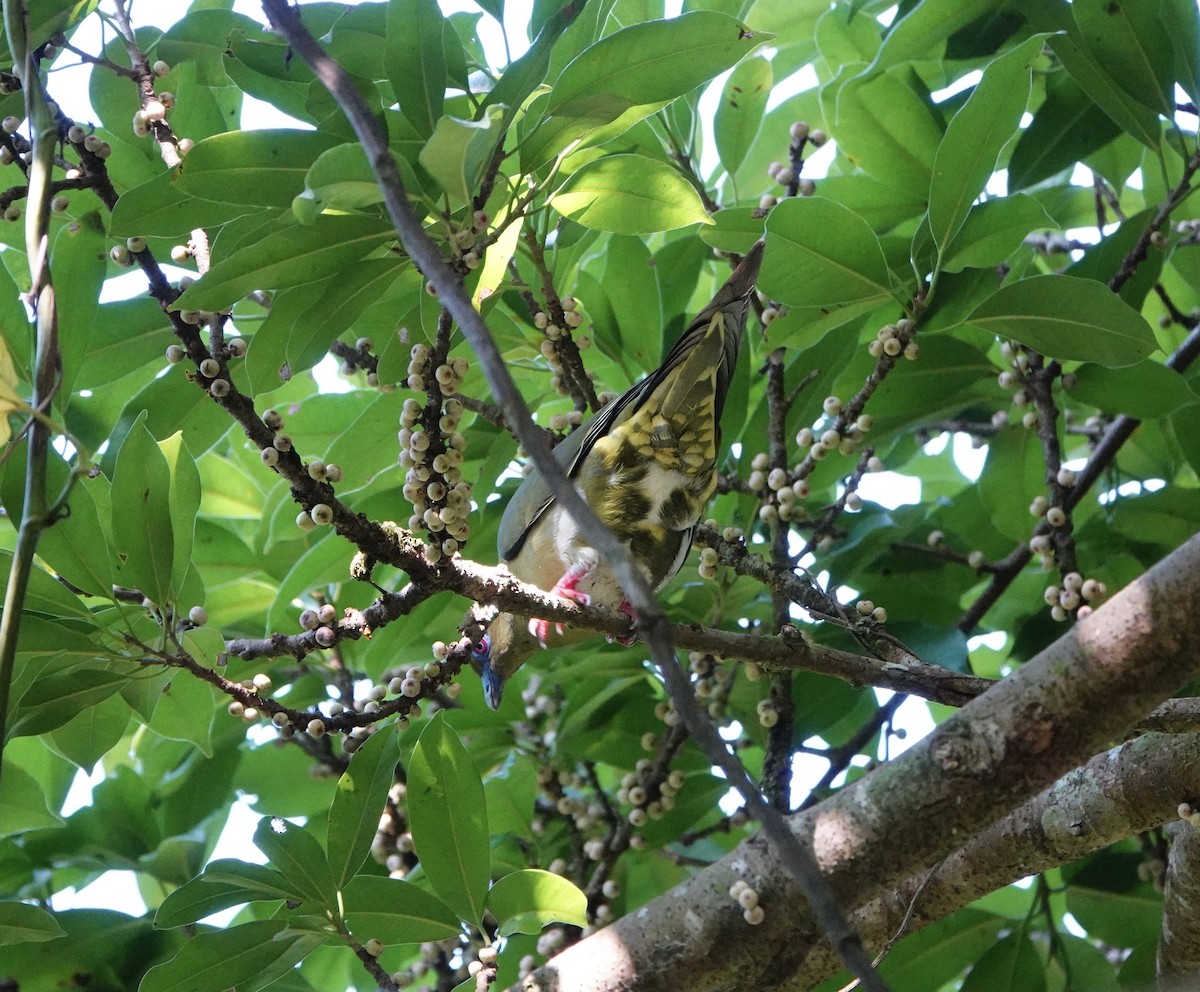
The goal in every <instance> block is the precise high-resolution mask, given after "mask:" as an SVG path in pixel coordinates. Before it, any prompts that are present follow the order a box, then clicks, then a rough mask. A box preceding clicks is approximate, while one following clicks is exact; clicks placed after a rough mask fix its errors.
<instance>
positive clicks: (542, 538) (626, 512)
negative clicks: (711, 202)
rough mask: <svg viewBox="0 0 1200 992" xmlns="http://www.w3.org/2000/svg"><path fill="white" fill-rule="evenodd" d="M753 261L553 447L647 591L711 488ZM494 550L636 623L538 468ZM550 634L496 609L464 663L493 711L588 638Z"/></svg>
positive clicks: (681, 553) (529, 574)
mask: <svg viewBox="0 0 1200 992" xmlns="http://www.w3.org/2000/svg"><path fill="white" fill-rule="evenodd" d="M762 255H763V243H762V242H761V241H759V242H758V243H756V244H755V245H754V247H753V248H751V249H750V251H749V252H748V253H747V255H746V257H745V258H744V259H743V260H742V262H741V264H739V265H738V267H737V268H736V269H734V271H733V273H732V274H731V275H730V276H729V279H728V280H727V281H726V282H725V285H723V286H722V287H721V288H720V289H719V290H718V291H717V294H716V296H714V297H713V299H712V302H711V303H709V304H708V306H706V307H705V308H704V309H703V310H702V311H701V312H700V313H699V315H698V316H697V317H696V318H695V320H693V321H692V322H691V324H689V325H688V327H687V329H686V330H685V331H684V332H683V334H682V335H681V336H680V338H679V340H678V341H677V342H676V343H675V346H674V347H673V348H672V349H671V351H670V353H669V354H668V355H667V357H666V359H665V360H664V361H663V363H662V365H660V366H659V367H658V368H657V369H655V370H654V371H653V372H651V373H650V374H649V375H648V376H646V377H645V378H644V379H642V380H640V381H639V382H637V383H635V384H634V385H633V386H631V387H630V388H629V389H628V390H627V391H626V392H625V393H624V394H623V395H621V396H620V397H618V398H617V399H615V400H613V401H612V402H610V403H608V405H607V406H605V407H604V408H603V409H601V410H600V411H599V412H598V413H596V415H595V416H593V417H592V418H591V419H590V420H589V421H588V422H587V423H585V424H583V425H582V426H581V427H579V428H578V429H577V430H576V431H575V432H574V433H573V434H571V435H569V436H568V437H567V438H566V439H565V440H563V441H562V442H561V443H560V444H559V445H558V447H556V448H555V449H554V457H555V458H557V459H558V462H559V464H560V465H562V467H563V470H564V471H565V472H566V474H567V476H568V477H569V478H570V479H572V480H573V481H574V483H575V486H576V487H577V488H578V489H579V491H580V493H581V494H582V495H583V497H584V499H586V500H587V502H588V505H589V506H591V508H592V509H593V510H594V511H595V512H596V515H597V516H598V517H599V518H600V519H601V520H602V521H603V522H604V523H605V524H606V525H607V526H608V527H609V528H610V529H611V530H612V531H613V533H614V534H615V535H616V536H617V537H618V538H619V539H620V541H621V542H622V543H623V544H624V545H625V546H626V547H627V548H628V549H629V553H630V555H631V556H632V557H633V560H634V561H635V562H636V563H637V565H638V566H639V567H640V568H641V570H642V573H643V574H644V575H645V576H646V579H647V581H648V582H649V583H650V585H651V586H653V587H654V588H655V589H658V588H660V587H661V586H662V585H663V584H665V583H666V582H667V581H668V580H669V579H670V578H671V577H672V576H673V575H674V574H675V573H676V572H678V571H679V568H680V566H681V565H682V564H683V562H684V559H685V558H686V557H687V553H688V550H689V549H690V548H691V545H692V536H693V534H694V532H695V530H696V524H697V523H698V521H699V520H700V516H701V514H702V513H703V511H704V507H705V505H706V504H707V502H708V500H709V498H710V497H711V496H712V494H713V491H714V490H715V489H716V485H717V452H718V446H719V443H720V420H721V409H722V407H723V406H724V403H725V395H726V393H728V391H729V383H730V381H731V380H732V378H733V370H734V367H735V366H736V364H737V357H738V351H739V350H740V348H741V344H742V331H743V328H744V326H745V323H746V310H747V306H748V304H749V300H750V293H751V292H752V291H753V289H754V280H755V279H756V278H757V276H758V270H759V266H760V264H761V262H762ZM497 544H498V547H499V552H500V559H501V561H503V562H505V563H506V564H507V565H508V568H509V570H510V571H511V572H512V574H513V575H515V576H516V577H517V578H519V579H521V580H522V581H524V582H529V583H532V584H533V585H536V586H539V587H540V588H542V589H546V590H548V591H549V592H551V593H553V594H555V595H557V596H562V597H563V598H564V599H570V600H573V601H575V602H578V603H581V604H588V603H592V604H595V605H600V606H606V607H608V608H609V609H617V610H620V611H621V612H623V613H626V614H628V615H629V616H630V619H631V620H632V619H633V611H632V609H631V607H630V605H629V602H628V600H626V598H625V595H624V593H623V592H622V591H621V588H620V586H619V585H618V584H617V581H616V579H615V577H614V576H613V574H612V572H611V570H610V569H609V568H608V567H607V566H606V565H605V563H604V562H603V560H602V559H601V558H600V555H599V553H598V552H597V551H596V549H595V548H593V547H592V546H591V545H590V544H589V543H588V542H587V540H586V539H585V538H584V537H583V535H582V534H581V533H580V532H579V528H578V527H577V526H576V524H575V521H574V520H573V519H572V518H571V517H570V516H569V515H568V514H567V513H566V512H565V511H564V510H563V509H562V507H561V506H560V505H559V503H558V501H557V500H556V499H555V498H554V495H553V494H552V493H551V491H550V487H549V486H548V485H547V484H546V482H545V480H544V479H543V478H542V477H541V475H540V474H539V473H538V472H537V471H536V470H535V471H534V472H533V473H532V474H530V475H529V476H528V477H527V478H526V479H525V481H524V482H523V483H522V484H521V486H520V487H519V488H518V489H517V491H516V493H515V494H514V495H513V497H512V499H511V500H510V501H509V503H508V506H506V507H505V510H504V515H503V517H502V518H501V520H500V531H499V536H498V539H497ZM551 626H552V625H551V624H550V623H548V622H547V621H545V620H539V619H530V618H529V617H521V616H514V615H513V614H511V613H501V614H500V615H499V616H497V617H496V619H495V620H493V621H492V624H491V626H490V627H489V628H488V630H487V633H486V634H485V635H484V636H483V637H482V638H480V640H479V642H478V643H477V644H476V645H475V646H474V649H473V652H472V663H473V665H474V666H475V668H476V670H477V671H478V672H479V673H480V675H481V677H482V679H483V692H484V698H485V699H486V700H487V704H488V706H490V707H491V708H492V709H496V708H497V707H498V706H499V705H500V700H501V698H502V696H503V693H504V685H505V683H506V682H507V681H508V679H509V678H511V677H512V674H513V673H514V672H515V671H516V670H517V669H518V668H520V667H521V665H523V664H524V663H525V661H526V659H527V658H529V656H530V655H531V654H533V653H534V652H535V651H537V650H539V649H541V648H544V647H546V646H547V644H548V643H553V644H554V645H559V644H567V643H570V642H572V641H577V640H580V639H583V638H586V637H588V636H590V635H589V633H588V632H587V631H574V630H571V629H569V628H564V627H563V626H562V625H561V624H559V625H555V629H556V630H557V637H555V638H554V639H553V640H551Z"/></svg>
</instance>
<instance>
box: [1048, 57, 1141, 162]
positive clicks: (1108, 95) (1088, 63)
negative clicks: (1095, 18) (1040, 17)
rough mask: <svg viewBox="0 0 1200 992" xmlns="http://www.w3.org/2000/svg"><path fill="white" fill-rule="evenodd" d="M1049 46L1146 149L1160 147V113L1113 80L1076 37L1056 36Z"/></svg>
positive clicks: (1077, 78)
mask: <svg viewBox="0 0 1200 992" xmlns="http://www.w3.org/2000/svg"><path fill="white" fill-rule="evenodd" d="M1050 46H1051V47H1052V48H1053V49H1054V52H1055V54H1056V55H1058V57H1059V58H1060V59H1061V60H1062V63H1063V65H1064V66H1065V67H1066V70H1067V71H1068V72H1069V73H1070V74H1071V75H1072V76H1074V77H1075V81H1076V82H1078V83H1079V85H1080V86H1081V87H1083V89H1084V90H1085V91H1086V92H1087V94H1088V96H1090V97H1091V98H1092V99H1093V100H1094V101H1095V102H1096V103H1097V104H1098V105H1099V106H1100V109H1101V110H1103V111H1104V112H1105V113H1106V114H1108V116H1109V117H1111V118H1112V119H1113V120H1114V121H1115V122H1116V123H1117V124H1118V125H1119V126H1120V127H1121V128H1123V129H1124V130H1125V131H1126V132H1127V133H1128V134H1131V135H1133V137H1135V138H1137V140H1138V141H1140V142H1141V143H1142V144H1143V145H1145V146H1146V147H1147V148H1150V149H1156V148H1157V147H1158V146H1159V143H1160V141H1161V136H1162V131H1161V128H1160V126H1159V123H1158V115H1157V113H1156V112H1155V111H1153V110H1151V109H1150V108H1149V107H1147V106H1146V105H1145V104H1143V103H1142V102H1141V101H1139V100H1137V99H1136V98H1134V97H1132V96H1130V95H1129V93H1128V92H1126V91H1125V90H1124V89H1123V88H1122V87H1121V86H1120V85H1119V84H1118V83H1116V82H1114V81H1113V78H1112V77H1111V76H1110V75H1108V73H1107V72H1106V71H1105V70H1104V68H1103V67H1102V66H1101V65H1099V63H1097V62H1096V60H1095V58H1094V57H1093V56H1092V54H1091V53H1090V52H1089V51H1087V50H1086V49H1085V48H1084V47H1083V45H1082V43H1081V42H1080V41H1079V40H1078V39H1077V38H1073V37H1070V36H1068V35H1057V36H1056V37H1055V38H1053V39H1052V40H1051V42H1050Z"/></svg>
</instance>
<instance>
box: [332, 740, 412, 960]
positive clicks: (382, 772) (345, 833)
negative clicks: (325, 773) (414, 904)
mask: <svg viewBox="0 0 1200 992" xmlns="http://www.w3.org/2000/svg"><path fill="white" fill-rule="evenodd" d="M399 756H400V752H399V748H398V747H397V746H396V735H395V734H394V733H387V732H384V733H378V734H373V735H372V736H371V737H370V738H369V739H368V740H367V742H366V743H365V744H364V745H363V746H362V747H360V748H359V749H358V750H357V751H355V752H354V755H353V757H352V758H351V759H350V767H349V768H347V769H346V770H345V771H344V772H342V777H341V778H339V779H338V787H337V792H336V793H335V794H334V797H333V803H332V805H330V807H329V829H328V831H327V834H326V838H325V847H326V848H327V850H328V851H329V865H330V868H331V869H332V870H333V880H334V883H335V884H336V885H337V887H338V888H342V887H343V886H345V884H346V883H347V882H348V881H349V880H350V879H351V878H353V877H354V875H355V873H356V872H357V871H358V869H359V868H361V867H362V863H363V861H365V860H366V857H367V854H368V853H369V852H370V850H371V842H372V841H373V840H374V839H375V833H376V831H377V830H378V828H379V817H380V814H381V813H382V812H383V808H384V804H385V803H386V801H387V794H388V790H389V789H390V788H391V787H392V785H393V784H394V783H395V781H396V762H397V760H398V759H399ZM422 939H430V940H432V939H435V938H422Z"/></svg>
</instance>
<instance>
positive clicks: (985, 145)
mask: <svg viewBox="0 0 1200 992" xmlns="http://www.w3.org/2000/svg"><path fill="white" fill-rule="evenodd" d="M1041 51H1042V36H1041V35H1035V36H1034V37H1033V38H1031V39H1029V40H1028V41H1026V42H1024V43H1023V44H1022V45H1020V46H1019V47H1017V48H1016V49H1014V50H1013V51H1011V52H1008V53H1007V54H1005V55H1003V56H1001V57H1000V58H998V59H996V60H995V61H994V62H992V63H990V64H989V65H988V66H987V68H985V69H984V72H983V78H982V79H981V80H980V81H979V83H978V84H977V85H976V86H975V89H974V91H973V92H972V93H971V96H970V97H969V98H968V99H967V102H966V103H965V104H963V106H962V108H961V109H960V110H959V111H958V113H957V114H955V115H954V117H953V119H951V121H950V123H949V125H947V127H946V134H945V136H944V137H943V138H942V143H941V144H940V145H939V146H938V150H937V157H936V158H935V159H934V163H933V182H932V183H931V184H930V188H929V226H930V228H931V229H932V232H933V239H934V241H935V242H936V244H937V246H938V248H939V250H945V248H946V246H947V245H948V244H949V243H950V241H951V239H952V238H953V237H954V235H955V234H957V233H958V230H959V228H960V227H961V226H962V223H963V221H964V220H965V219H966V216H967V213H968V212H969V211H970V209H971V204H972V203H974V202H975V198H976V197H977V196H979V194H980V193H982V192H983V188H984V186H985V185H986V184H987V181H988V179H990V178H991V176H992V173H993V172H995V171H996V160H997V159H998V158H999V156H1000V151H1001V149H1003V148H1004V146H1005V144H1007V143H1008V141H1009V140H1010V139H1011V138H1012V137H1013V135H1014V134H1016V132H1017V126H1018V125H1019V124H1020V122H1021V115H1022V114H1023V113H1024V112H1025V103H1026V101H1027V100H1028V99H1029V86H1030V66H1031V64H1032V63H1033V61H1034V60H1035V59H1037V58H1038V57H1039V56H1040V55H1041Z"/></svg>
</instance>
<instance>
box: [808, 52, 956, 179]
mask: <svg viewBox="0 0 1200 992" xmlns="http://www.w3.org/2000/svg"><path fill="white" fill-rule="evenodd" d="M821 109H822V111H823V113H824V115H825V119H826V120H827V121H829V122H830V129H831V130H832V131H833V133H834V134H835V135H837V141H838V147H839V148H840V149H841V151H842V152H843V154H845V156H846V157H847V158H848V159H849V160H850V161H851V162H852V163H853V164H855V165H857V166H859V167H860V168H861V169H862V170H863V171H864V172H866V173H867V174H868V175H869V176H871V177H873V178H874V179H876V180H878V181H879V182H881V183H882V184H883V185H885V186H887V187H889V188H891V189H894V190H896V191H897V192H899V193H901V194H903V195H905V196H909V197H913V198H919V199H924V198H925V197H926V196H927V195H928V194H929V183H930V177H931V176H932V174H933V163H934V157H935V155H936V153H937V148H938V146H939V145H940V144H941V141H942V129H941V126H940V124H939V123H938V120H937V117H936V116H935V114H934V111H933V109H932V107H931V106H930V103H929V100H928V97H927V95H926V94H924V92H923V91H922V88H920V83H919V81H917V80H916V79H915V78H914V77H913V76H912V74H911V70H909V69H908V68H907V67H905V68H902V69H894V70H892V71H889V72H885V73H883V74H882V75H879V76H876V77H874V78H870V79H863V78H856V77H855V76H854V75H853V67H844V68H843V70H842V72H841V73H840V74H839V75H838V77H837V78H836V79H834V80H833V82H831V83H829V84H827V85H826V86H824V87H823V88H822V90H821Z"/></svg>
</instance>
